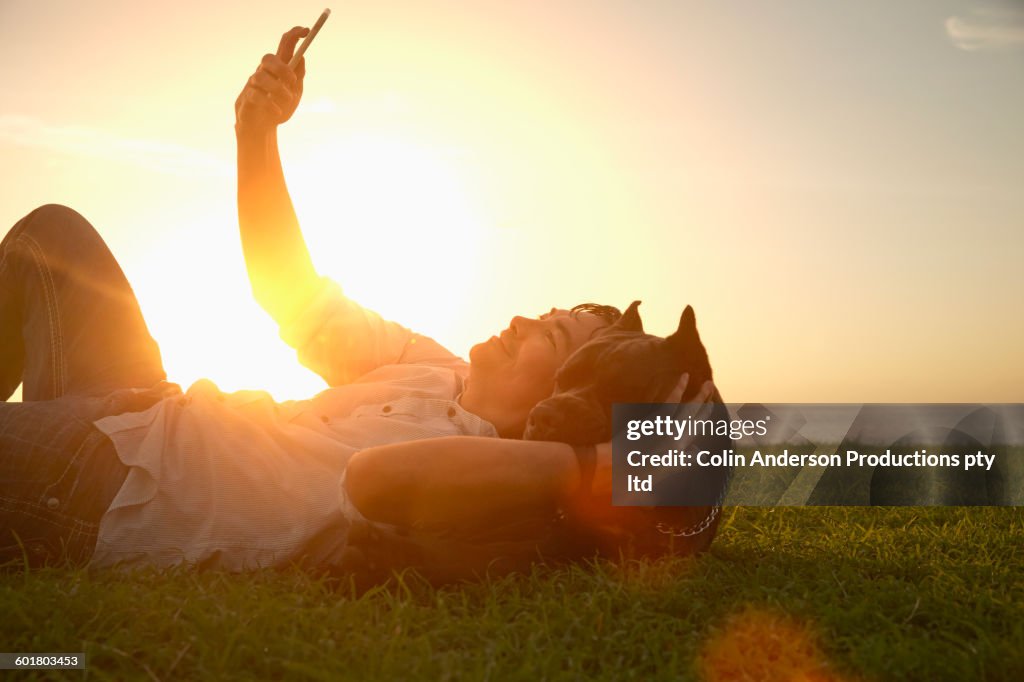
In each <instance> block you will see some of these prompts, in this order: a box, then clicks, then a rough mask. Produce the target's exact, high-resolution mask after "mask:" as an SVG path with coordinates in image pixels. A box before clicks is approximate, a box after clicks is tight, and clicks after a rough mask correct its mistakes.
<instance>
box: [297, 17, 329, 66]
mask: <svg viewBox="0 0 1024 682" xmlns="http://www.w3.org/2000/svg"><path fill="white" fill-rule="evenodd" d="M329 16H331V10H330V9H325V10H324V11H323V14H321V15H320V18H319V19H317V20H316V23H315V24H313V28H311V29H309V33H308V34H307V35H306V37H305V38H303V39H302V44H301V45H299V49H297V50H295V54H294V56H292V59H291V61H290V62H288V66H289V68H292V69H294V68H295V67H296V66H298V65H299V60H300V59H302V55H304V54H306V50H307V49H309V44H310V43H311V42H313V38H316V34H317V33H319V32H320V28H321V27H322V26H323V25H324V22H325V21H327V17H329Z"/></svg>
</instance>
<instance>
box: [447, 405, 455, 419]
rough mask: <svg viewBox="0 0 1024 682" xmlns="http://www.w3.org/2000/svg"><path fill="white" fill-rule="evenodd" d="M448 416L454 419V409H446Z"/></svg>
mask: <svg viewBox="0 0 1024 682" xmlns="http://www.w3.org/2000/svg"><path fill="white" fill-rule="evenodd" d="M448 416H449V417H454V416H455V408H454V407H449V408H448Z"/></svg>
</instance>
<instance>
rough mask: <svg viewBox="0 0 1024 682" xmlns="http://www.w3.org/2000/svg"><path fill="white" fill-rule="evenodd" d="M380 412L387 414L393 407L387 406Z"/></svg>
mask: <svg viewBox="0 0 1024 682" xmlns="http://www.w3.org/2000/svg"><path fill="white" fill-rule="evenodd" d="M380 411H381V412H383V413H384V414H387V413H388V412H390V411H391V406H390V405H385V406H384V407H382V408H381V409H380Z"/></svg>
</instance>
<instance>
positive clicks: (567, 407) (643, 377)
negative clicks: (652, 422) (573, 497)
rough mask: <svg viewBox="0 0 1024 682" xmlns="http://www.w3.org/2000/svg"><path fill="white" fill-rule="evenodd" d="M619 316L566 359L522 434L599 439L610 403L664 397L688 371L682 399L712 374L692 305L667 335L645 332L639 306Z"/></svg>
mask: <svg viewBox="0 0 1024 682" xmlns="http://www.w3.org/2000/svg"><path fill="white" fill-rule="evenodd" d="M639 306H640V301H634V302H633V303H632V304H630V306H629V308H627V309H626V312H625V313H623V315H622V317H621V318H620V319H619V320H618V321H617V322H616V323H615V324H613V325H611V326H610V327H608V328H607V329H605V330H604V331H602V332H601V333H600V334H599V335H598V336H597V337H595V338H594V339H592V340H590V341H589V342H587V343H586V344H584V345H583V346H582V347H580V348H579V350H577V351H576V352H575V353H573V354H572V356H570V357H569V359H568V360H566V362H565V364H564V365H563V366H562V368H561V369H559V371H558V374H557V375H556V376H555V390H554V393H553V394H552V395H551V397H550V398H547V399H545V400H543V401H541V402H540V403H539V404H538V405H537V406H536V407H535V408H533V410H532V411H531V412H530V417H529V419H528V420H527V425H526V431H525V432H524V433H523V438H526V439H529V440H553V441H561V442H563V443H571V444H579V445H582V444H589V443H603V442H606V441H609V440H611V437H612V416H611V415H612V403H650V402H657V401H658V400H661V399H663V398H665V396H666V395H668V393H669V392H670V391H671V390H672V388H673V387H675V385H676V384H677V383H678V382H679V378H680V376H681V375H682V374H683V372H688V373H689V375H690V379H689V382H688V383H687V386H686V392H685V393H684V394H683V401H686V400H688V399H690V398H692V397H693V396H694V395H696V393H697V392H698V391H699V390H700V387H701V385H702V384H703V383H704V382H705V381H707V380H708V379H711V363H710V362H709V361H708V354H707V351H706V350H705V349H704V344H702V343H701V340H700V335H698V334H697V320H696V317H695V316H694V314H693V308H691V307H690V306H686V309H685V310H684V311H683V314H682V317H681V318H680V320H679V328H678V329H676V331H675V332H674V333H673V334H672V335H671V336H669V337H668V338H664V339H663V338H661V337H659V336H653V335H651V334H645V333H644V327H643V322H642V321H641V320H640V313H639V311H638V308H639Z"/></svg>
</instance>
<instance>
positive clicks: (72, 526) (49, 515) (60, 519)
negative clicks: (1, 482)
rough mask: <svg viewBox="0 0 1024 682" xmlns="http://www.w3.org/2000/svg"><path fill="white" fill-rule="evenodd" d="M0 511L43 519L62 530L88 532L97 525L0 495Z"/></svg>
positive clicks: (38, 519) (97, 525)
mask: <svg viewBox="0 0 1024 682" xmlns="http://www.w3.org/2000/svg"><path fill="white" fill-rule="evenodd" d="M0 511H3V512H5V513H7V514H20V515H22V516H27V517H29V518H31V519H35V520H36V521H43V522H44V523H48V524H50V525H52V526H57V527H58V528H62V529H64V530H68V531H73V532H78V533H81V532H90V531H91V530H93V529H96V528H98V527H99V524H98V523H93V522H92V521H85V520H83V519H80V518H78V517H76V516H71V515H69V514H63V513H61V512H55V511H54V510H52V509H49V508H47V507H44V506H42V505H40V504H35V503H33V502H26V501H25V500H18V499H15V498H11V497H4V496H2V495H0Z"/></svg>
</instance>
